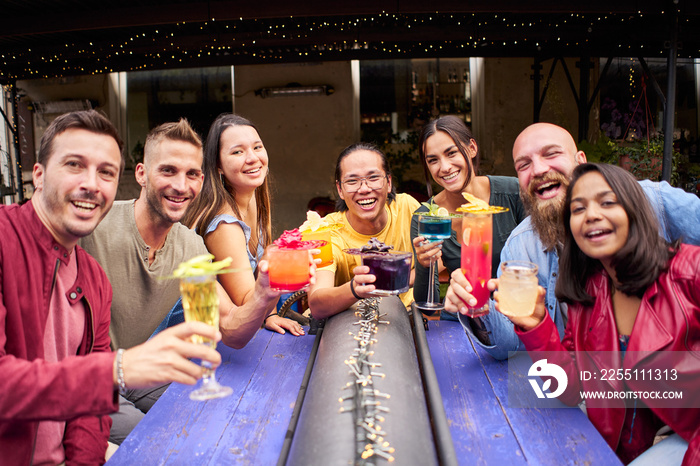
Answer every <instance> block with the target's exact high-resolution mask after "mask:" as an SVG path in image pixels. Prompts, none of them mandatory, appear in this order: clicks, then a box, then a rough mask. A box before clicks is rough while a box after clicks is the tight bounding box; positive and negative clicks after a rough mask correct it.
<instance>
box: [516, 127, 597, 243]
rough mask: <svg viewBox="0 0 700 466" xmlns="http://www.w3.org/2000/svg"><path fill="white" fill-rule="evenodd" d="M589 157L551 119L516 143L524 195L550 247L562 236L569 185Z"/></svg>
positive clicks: (524, 134) (529, 128)
mask: <svg viewBox="0 0 700 466" xmlns="http://www.w3.org/2000/svg"><path fill="white" fill-rule="evenodd" d="M585 161H586V155H585V154H584V153H583V152H581V151H578V152H577V149H576V143H574V140H573V138H572V137H571V135H570V134H569V133H568V132H567V131H566V130H565V129H564V128H560V127H559V126H556V125H552V124H549V123H535V124H534V125H530V126H528V127H527V128H525V130H524V131H523V132H522V133H520V135H518V137H517V138H516V140H515V143H514V144H513V162H514V163H515V171H516V172H517V174H518V183H519V184H520V196H521V198H522V200H523V204H524V205H525V208H526V209H527V211H528V213H529V214H530V215H531V220H532V223H533V226H534V228H535V230H536V231H537V234H538V235H539V237H540V239H541V240H542V243H543V244H544V246H545V247H546V248H547V249H548V250H551V249H553V248H554V247H555V246H557V244H558V243H559V241H561V239H562V233H563V228H562V226H561V218H562V213H563V209H564V199H565V197H566V188H567V187H568V186H569V180H570V179H571V173H572V172H573V170H574V168H575V167H576V165H578V164H580V163H584V162H585Z"/></svg>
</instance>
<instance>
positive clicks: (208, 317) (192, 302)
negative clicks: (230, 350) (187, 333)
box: [180, 275, 233, 401]
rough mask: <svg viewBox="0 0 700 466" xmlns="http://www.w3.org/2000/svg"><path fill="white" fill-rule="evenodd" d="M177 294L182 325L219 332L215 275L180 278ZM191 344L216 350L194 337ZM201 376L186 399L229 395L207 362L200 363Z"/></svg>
mask: <svg viewBox="0 0 700 466" xmlns="http://www.w3.org/2000/svg"><path fill="white" fill-rule="evenodd" d="M180 293H181V294H182V307H183V309H184V311H185V321H187V322H194V321H197V322H204V323H205V324H207V325H211V326H212V327H215V328H219V296H218V295H217V293H216V279H215V275H195V276H188V277H182V278H180ZM192 338H193V340H194V342H195V343H199V344H205V345H209V346H211V347H212V348H214V347H216V342H215V341H214V340H211V339H209V338H204V337H201V336H199V335H194V336H193V337H192ZM202 367H204V376H203V377H202V380H201V381H200V382H199V383H198V386H197V388H196V389H195V390H194V391H193V392H192V393H190V399H191V400H196V401H205V400H211V399H213V398H223V397H225V396H229V395H230V394H232V393H233V389H231V387H227V386H224V385H221V384H219V383H218V382H217V381H216V379H215V378H214V368H213V367H211V363H209V362H208V361H202Z"/></svg>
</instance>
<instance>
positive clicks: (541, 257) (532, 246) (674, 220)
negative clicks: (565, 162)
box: [459, 180, 700, 359]
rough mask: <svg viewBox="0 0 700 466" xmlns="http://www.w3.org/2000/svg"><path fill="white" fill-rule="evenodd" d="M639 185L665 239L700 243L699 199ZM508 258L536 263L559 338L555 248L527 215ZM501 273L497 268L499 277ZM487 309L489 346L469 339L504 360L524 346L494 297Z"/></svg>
mask: <svg viewBox="0 0 700 466" xmlns="http://www.w3.org/2000/svg"><path fill="white" fill-rule="evenodd" d="M639 184H640V185H641V186H642V189H644V193H645V194H646V195H647V199H648V200H649V202H650V204H651V206H652V208H653V209H654V212H655V213H656V217H657V219H658V221H659V226H660V232H662V233H663V236H664V238H665V239H666V240H667V241H674V240H676V239H678V238H681V240H682V241H683V242H684V243H688V244H695V245H700V198H698V196H696V195H695V194H690V193H686V192H685V191H683V190H682V189H680V188H674V187H672V186H671V185H670V184H668V183H666V182H665V181H662V182H660V183H657V182H653V181H649V180H644V181H640V182H639ZM507 260H526V261H530V262H534V263H535V264H537V267H538V271H537V280H538V282H539V285H540V286H541V287H543V288H545V289H546V290H547V294H546V295H545V306H546V308H547V311H548V312H549V315H550V316H551V317H552V320H553V321H554V324H555V325H556V327H557V330H558V331H559V337H560V338H562V337H563V336H564V329H565V327H566V304H565V303H560V302H559V301H558V300H557V298H556V296H555V295H554V290H555V286H556V283H557V276H558V275H559V257H558V255H557V252H556V251H555V250H553V251H546V250H545V248H544V245H543V244H542V242H541V241H540V238H539V236H538V235H537V232H536V231H535V229H534V227H533V226H532V222H531V220H530V217H528V218H526V219H525V220H524V221H523V222H522V223H521V224H520V225H518V226H517V227H516V228H515V229H514V230H513V231H512V233H511V234H510V237H509V238H508V240H507V241H506V244H505V246H504V247H503V250H502V251H501V262H503V261H507ZM500 275H501V271H500V270H499V271H498V276H499V277H500ZM489 308H490V310H489V313H488V314H487V315H485V316H482V317H481V320H482V322H483V323H484V326H485V327H486V330H487V331H488V332H489V338H490V339H491V346H486V345H484V344H483V343H481V342H480V341H479V339H478V338H476V337H474V338H472V341H474V342H476V344H478V345H481V346H482V347H483V348H484V349H485V350H486V351H487V352H488V353H489V354H490V355H491V356H493V357H494V358H496V359H506V358H507V357H508V352H509V351H521V350H524V349H525V347H524V346H523V344H522V343H521V341H520V339H519V338H518V336H517V335H516V334H515V330H514V328H513V323H512V322H511V321H510V320H509V319H508V318H507V317H506V316H504V315H503V314H501V313H500V312H498V311H496V308H495V301H494V300H493V299H492V300H490V301H489ZM459 321H460V322H461V323H462V326H463V327H464V329H465V330H466V331H467V333H469V334H472V335H473V332H472V328H471V325H470V324H469V322H468V318H466V317H464V316H463V315H461V314H459Z"/></svg>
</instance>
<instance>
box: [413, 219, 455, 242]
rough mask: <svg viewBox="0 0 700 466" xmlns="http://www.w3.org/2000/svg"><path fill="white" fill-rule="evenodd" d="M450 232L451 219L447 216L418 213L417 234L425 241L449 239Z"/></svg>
mask: <svg viewBox="0 0 700 466" xmlns="http://www.w3.org/2000/svg"><path fill="white" fill-rule="evenodd" d="M451 234H452V219H451V218H449V217H431V216H429V215H420V216H419V217H418V236H422V237H424V238H425V240H426V241H431V242H432V241H440V240H446V239H449V237H450V235H451Z"/></svg>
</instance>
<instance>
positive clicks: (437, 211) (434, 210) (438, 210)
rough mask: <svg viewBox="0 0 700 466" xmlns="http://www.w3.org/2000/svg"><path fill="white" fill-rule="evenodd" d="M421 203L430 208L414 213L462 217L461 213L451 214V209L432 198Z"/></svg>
mask: <svg viewBox="0 0 700 466" xmlns="http://www.w3.org/2000/svg"><path fill="white" fill-rule="evenodd" d="M421 205H422V206H423V207H425V208H426V209H428V211H427V212H414V215H429V216H431V217H455V218H457V217H461V215H457V214H451V213H450V211H449V210H447V209H446V208H444V207H440V206H439V205H437V204H435V203H434V202H433V201H432V200H431V201H430V202H421Z"/></svg>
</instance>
